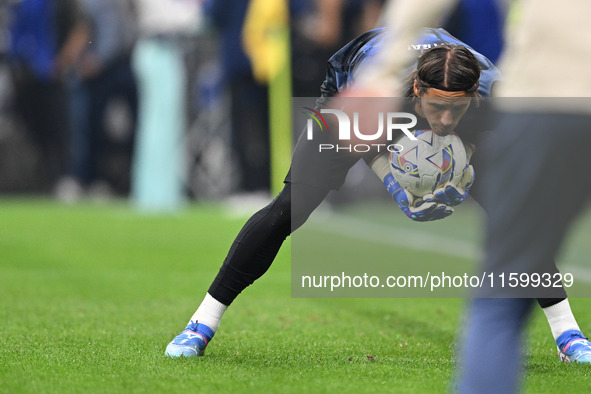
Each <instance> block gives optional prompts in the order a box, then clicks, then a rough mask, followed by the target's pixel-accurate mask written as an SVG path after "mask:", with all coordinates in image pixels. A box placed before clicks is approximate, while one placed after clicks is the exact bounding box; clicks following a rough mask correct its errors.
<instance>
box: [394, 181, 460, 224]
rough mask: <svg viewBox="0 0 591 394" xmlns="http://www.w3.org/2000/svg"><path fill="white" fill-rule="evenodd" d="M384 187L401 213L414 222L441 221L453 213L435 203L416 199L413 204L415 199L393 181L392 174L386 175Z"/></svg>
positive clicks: (451, 210) (444, 206)
mask: <svg viewBox="0 0 591 394" xmlns="http://www.w3.org/2000/svg"><path fill="white" fill-rule="evenodd" d="M384 185H385V186H386V189H387V190H388V192H389V193H390V195H391V196H392V198H394V200H395V201H396V203H398V206H399V207H400V209H402V212H404V214H405V215H406V216H408V217H409V218H410V219H412V220H414V221H416V222H430V221H432V220H438V219H443V218H446V217H448V216H449V215H451V214H452V213H453V212H454V210H453V208H451V207H449V206H447V205H445V204H442V203H439V202H437V201H426V200H423V199H418V200H417V201H416V202H415V197H414V196H413V195H412V194H411V193H410V192H409V191H408V190H406V189H405V188H403V187H402V186H400V185H399V184H398V182H396V181H395V180H394V176H393V175H392V174H388V175H387V176H386V177H385V178H384Z"/></svg>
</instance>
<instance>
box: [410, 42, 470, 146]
mask: <svg viewBox="0 0 591 394" xmlns="http://www.w3.org/2000/svg"><path fill="white" fill-rule="evenodd" d="M479 79H480V65H479V63H478V60H477V59H476V57H475V56H474V55H473V54H472V52H470V50H469V49H468V48H466V47H464V46H462V45H455V44H443V45H439V46H436V47H433V48H430V49H428V50H426V51H425V52H424V53H423V54H422V55H421V57H420V58H419V61H418V63H417V69H416V70H415V71H414V72H413V73H412V74H411V75H410V77H409V80H408V87H407V91H406V95H407V96H408V97H420V98H421V100H419V101H418V103H417V112H418V113H419V115H422V116H424V117H425V118H426V119H427V121H428V122H429V124H430V126H431V128H432V129H433V131H434V132H435V133H436V134H439V135H446V134H449V133H451V132H452V131H453V130H454V129H455V127H456V126H457V125H458V123H459V121H460V119H461V118H462V116H464V114H465V113H466V111H467V110H468V107H469V106H470V102H471V98H474V97H479V95H478V85H479Z"/></svg>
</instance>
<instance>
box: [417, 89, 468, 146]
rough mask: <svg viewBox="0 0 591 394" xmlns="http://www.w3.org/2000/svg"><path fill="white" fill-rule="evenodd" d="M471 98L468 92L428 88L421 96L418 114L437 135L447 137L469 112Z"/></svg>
mask: <svg viewBox="0 0 591 394" xmlns="http://www.w3.org/2000/svg"><path fill="white" fill-rule="evenodd" d="M470 97H471V96H470V95H469V94H468V93H467V92H448V91H446V90H439V89H434V88H428V89H426V90H424V91H423V94H421V95H420V100H419V103H418V108H417V112H418V113H419V115H422V116H424V117H425V118H426V119H427V122H429V125H430V126H431V129H432V130H433V132H434V133H435V134H438V135H447V134H449V133H451V132H452V131H454V129H455V128H456V126H457V125H458V123H459V122H460V119H462V116H464V114H465V113H466V111H467V110H468V107H469V106H470V101H471V100H470Z"/></svg>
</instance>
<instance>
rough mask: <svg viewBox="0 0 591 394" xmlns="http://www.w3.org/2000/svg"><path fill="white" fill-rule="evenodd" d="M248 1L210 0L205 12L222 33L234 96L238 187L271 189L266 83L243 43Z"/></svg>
mask: <svg viewBox="0 0 591 394" xmlns="http://www.w3.org/2000/svg"><path fill="white" fill-rule="evenodd" d="M248 4H249V0H238V1H236V0H207V1H206V3H205V12H206V15H207V16H209V17H210V19H211V21H212V22H213V24H214V25H215V27H216V28H217V29H218V30H219V33H220V35H221V40H220V51H221V61H222V70H223V78H224V80H225V81H226V83H227V86H228V87H229V89H230V95H231V122H232V126H231V127H232V132H231V145H232V149H233V152H234V155H235V157H236V158H237V164H238V169H239V171H240V175H239V177H240V178H239V181H238V183H239V184H238V185H237V187H238V190H239V191H244V192H256V191H268V190H269V186H270V165H269V157H270V156H269V154H270V152H269V112H268V92H267V85H266V84H262V83H260V82H258V81H256V80H255V78H254V76H253V71H252V66H251V63H250V60H249V59H248V58H247V56H246V54H245V52H244V49H243V45H242V31H243V25H244V20H245V17H246V11H247V9H248Z"/></svg>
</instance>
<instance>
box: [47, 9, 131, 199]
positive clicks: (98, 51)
mask: <svg viewBox="0 0 591 394" xmlns="http://www.w3.org/2000/svg"><path fill="white" fill-rule="evenodd" d="M79 1H80V4H81V6H82V8H83V11H84V12H85V14H86V15H87V20H88V23H89V30H90V33H89V40H88V43H87V45H86V46H85V48H84V51H83V52H82V54H81V56H80V59H78V61H77V62H76V64H75V67H74V68H73V69H72V72H71V73H70V75H69V76H68V88H69V89H68V90H69V105H70V139H69V142H70V143H69V154H68V173H69V175H70V177H67V178H65V179H63V180H62V181H61V182H60V184H59V186H58V190H57V196H58V198H61V199H62V200H64V201H68V202H72V201H75V200H77V199H78V198H79V197H81V196H82V195H83V193H84V192H85V191H87V190H88V191H89V192H90V193H91V194H92V193H93V191H98V190H103V189H104V190H103V192H107V191H108V190H110V187H109V186H108V184H107V183H106V179H105V175H106V174H105V173H104V171H101V169H102V165H103V164H104V161H105V159H106V153H107V152H105V148H106V147H105V143H106V141H105V140H106V138H107V135H106V134H107V131H106V129H105V124H106V120H105V115H106V109H107V105H108V104H109V102H110V101H111V100H112V99H113V98H122V99H123V100H124V102H125V103H126V104H127V108H128V110H129V112H130V114H131V118H132V122H131V123H132V124H131V125H130V127H131V128H133V127H135V117H136V112H137V93H136V86H135V76H134V74H133V71H132V69H131V51H132V49H133V46H134V44H135V39H136V34H137V32H136V22H135V15H134V14H133V9H132V4H131V2H130V0H79ZM131 134H133V132H132V133H131ZM131 142H132V138H130V139H129V141H128V143H127V145H128V148H127V149H128V150H129V151H130V150H131ZM129 154H130V155H131V152H129Z"/></svg>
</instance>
